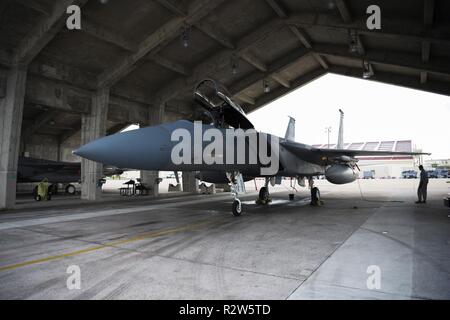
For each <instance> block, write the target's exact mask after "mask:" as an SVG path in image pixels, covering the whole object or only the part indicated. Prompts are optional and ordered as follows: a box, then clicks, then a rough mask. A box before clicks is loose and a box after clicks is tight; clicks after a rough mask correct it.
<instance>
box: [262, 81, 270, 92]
mask: <svg viewBox="0 0 450 320" xmlns="http://www.w3.org/2000/svg"><path fill="white" fill-rule="evenodd" d="M263 86H264V93H269V92H270V86H269V84H268V83H267V80H264V81H263Z"/></svg>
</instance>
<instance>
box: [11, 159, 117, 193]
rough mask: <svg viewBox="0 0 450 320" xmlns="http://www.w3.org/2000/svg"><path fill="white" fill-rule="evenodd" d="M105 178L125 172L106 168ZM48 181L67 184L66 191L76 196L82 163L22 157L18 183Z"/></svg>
mask: <svg viewBox="0 0 450 320" xmlns="http://www.w3.org/2000/svg"><path fill="white" fill-rule="evenodd" d="M103 173H104V175H105V176H112V175H120V174H122V173H123V170H120V169H117V168H114V167H104V168H103ZM44 179H47V180H48V181H49V182H50V183H53V184H54V185H56V184H58V183H62V184H66V187H65V191H66V193H69V194H74V193H75V191H76V189H75V186H74V185H73V183H78V182H79V181H80V180H81V163H79V162H62V161H52V160H44V159H35V158H28V157H20V158H19V164H18V168H17V182H18V183H30V182H41V181H42V180H44Z"/></svg>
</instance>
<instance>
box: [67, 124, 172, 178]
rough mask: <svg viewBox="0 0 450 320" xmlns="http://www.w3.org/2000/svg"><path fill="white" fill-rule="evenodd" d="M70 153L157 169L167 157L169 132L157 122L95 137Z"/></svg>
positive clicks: (132, 166)
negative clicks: (149, 125) (135, 128)
mask: <svg viewBox="0 0 450 320" xmlns="http://www.w3.org/2000/svg"><path fill="white" fill-rule="evenodd" d="M73 153H74V154H76V155H78V156H80V157H83V158H86V159H89V160H92V161H96V162H100V163H103V164H108V165H113V166H116V167H118V168H130V169H144V170H157V169H162V168H164V166H165V165H166V164H167V163H168V162H169V160H170V135H169V133H168V132H167V130H164V129H163V128H162V127H160V126H156V127H147V128H142V129H137V130H132V131H127V132H122V133H116V134H114V135H111V136H106V137H103V138H100V139H97V140H94V141H92V142H89V143H87V144H85V145H83V146H81V147H80V148H78V149H77V150H74V151H73Z"/></svg>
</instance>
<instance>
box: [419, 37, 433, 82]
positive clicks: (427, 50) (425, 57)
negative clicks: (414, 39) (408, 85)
mask: <svg viewBox="0 0 450 320" xmlns="http://www.w3.org/2000/svg"><path fill="white" fill-rule="evenodd" d="M430 54H431V43H429V42H428V41H424V42H422V62H425V63H426V62H428V61H430ZM427 80H428V73H427V72H426V71H422V72H420V83H422V84H424V83H426V82H427Z"/></svg>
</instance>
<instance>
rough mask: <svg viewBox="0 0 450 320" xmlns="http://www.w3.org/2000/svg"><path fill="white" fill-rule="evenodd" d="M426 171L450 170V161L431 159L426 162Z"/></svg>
mask: <svg viewBox="0 0 450 320" xmlns="http://www.w3.org/2000/svg"><path fill="white" fill-rule="evenodd" d="M424 166H425V169H427V170H432V169H450V159H431V160H426V161H425V162H424Z"/></svg>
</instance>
